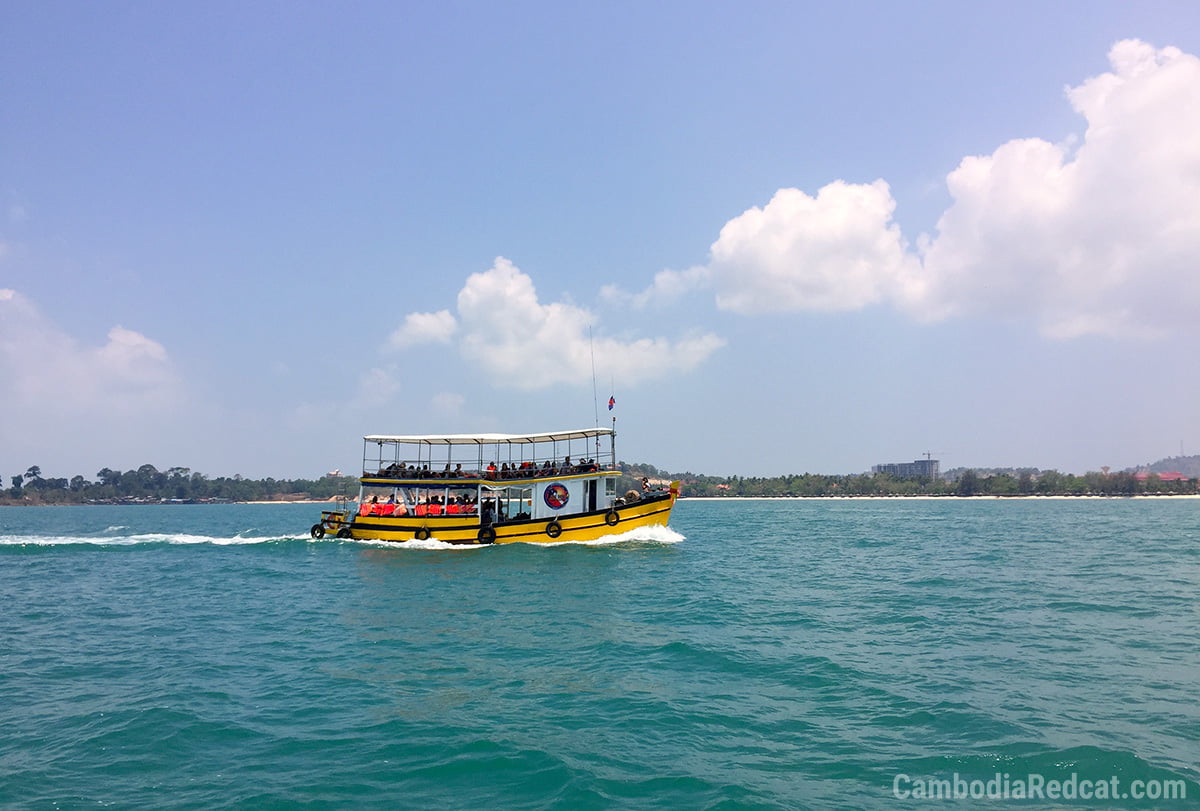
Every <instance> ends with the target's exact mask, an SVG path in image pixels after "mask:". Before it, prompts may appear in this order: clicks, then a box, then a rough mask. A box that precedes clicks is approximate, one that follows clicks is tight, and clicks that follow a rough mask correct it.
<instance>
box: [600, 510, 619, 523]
mask: <svg viewBox="0 0 1200 811" xmlns="http://www.w3.org/2000/svg"><path fill="white" fill-rule="evenodd" d="M604 523H606V524H608V525H609V526H610V527H615V526H616V525H617V524H619V523H621V516H619V515H617V511H616V510H609V511H608V512H607V513H605V514H604Z"/></svg>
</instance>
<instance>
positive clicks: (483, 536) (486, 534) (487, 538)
mask: <svg viewBox="0 0 1200 811" xmlns="http://www.w3.org/2000/svg"><path fill="white" fill-rule="evenodd" d="M476 537H477V538H478V539H479V542H480V543H495V542H496V530H494V529H492V528H491V527H483V528H481V529H480V530H479V535H478V536H476Z"/></svg>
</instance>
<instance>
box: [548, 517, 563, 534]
mask: <svg viewBox="0 0 1200 811" xmlns="http://www.w3.org/2000/svg"><path fill="white" fill-rule="evenodd" d="M546 534H547V535H549V536H550V537H551V538H557V537H558V536H559V535H562V524H560V523H558V522H557V521H551V522H550V523H549V524H546Z"/></svg>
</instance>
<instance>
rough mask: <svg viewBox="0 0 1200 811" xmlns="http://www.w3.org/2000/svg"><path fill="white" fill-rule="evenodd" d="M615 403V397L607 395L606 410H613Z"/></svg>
mask: <svg viewBox="0 0 1200 811" xmlns="http://www.w3.org/2000/svg"><path fill="white" fill-rule="evenodd" d="M616 404H617V398H616V397H609V398H608V410H609V411H612V410H613V406H615V405H616Z"/></svg>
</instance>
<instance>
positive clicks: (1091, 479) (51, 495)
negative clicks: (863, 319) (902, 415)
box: [0, 462, 1197, 504]
mask: <svg viewBox="0 0 1200 811" xmlns="http://www.w3.org/2000/svg"><path fill="white" fill-rule="evenodd" d="M620 467H621V471H622V476H621V478H620V479H618V481H617V492H619V493H623V492H625V491H626V490H630V489H640V487H641V482H642V480H643V479H650V480H652V481H657V482H662V481H674V480H679V481H681V482H682V484H681V494H682V495H683V496H684V497H722V496H725V497H730V496H732V497H739V496H740V497H800V498H802V497H830V496H1088V495H1098V496H1136V495H1149V494H1158V493H1162V494H1192V493H1196V492H1197V482H1196V481H1195V480H1191V481H1163V480H1161V479H1159V477H1158V476H1157V475H1155V474H1150V475H1149V476H1147V477H1145V478H1144V480H1139V479H1138V478H1137V477H1135V475H1134V474H1133V473H1130V472H1128V471H1124V472H1120V473H1100V472H1090V473H1085V474H1083V475H1082V476H1077V475H1073V474H1069V473H1059V472H1058V471H1055V470H1049V471H1038V470H1033V469H1028V470H1019V471H1012V472H993V471H976V470H972V469H964V470H958V471H952V474H953V475H951V476H949V477H948V478H937V479H929V478H911V479H908V478H906V479H901V478H896V477H893V476H889V475H886V474H871V473H865V474H858V475H826V474H819V473H804V474H799V475H785V476H773V477H758V476H746V477H744V476H724V477H722V476H705V475H700V474H695V473H668V472H666V471H663V470H660V469H658V468H657V467H655V466H654V465H648V464H626V463H624V462H622V463H621V465H620ZM10 481H11V485H12V486H11V487H8V488H3V489H0V503H2V504H88V503H164V502H167V503H171V502H183V503H205V502H225V501H289V500H302V499H303V500H328V499H331V498H333V497H335V496H351V497H353V496H354V495H356V494H357V492H358V480H357V479H356V478H355V477H351V476H340V475H326V476H322V477H320V478H318V479H274V478H266V479H247V478H243V477H241V476H232V477H225V476H222V477H218V478H209V477H208V476H206V475H204V474H202V473H196V472H193V471H192V470H191V469H189V468H186V467H171V468H167V469H166V470H165V471H160V470H158V468H156V467H155V466H154V465H150V464H146V465H142V466H141V467H139V468H137V469H136V470H126V471H120V470H113V469H111V468H104V469H103V470H101V471H99V472H98V473H97V474H96V480H95V481H91V480H88V479H86V478H85V477H83V476H73V477H71V478H70V479H66V478H46V477H43V476H42V471H41V468H40V467H39V466H37V465H34V466H33V467H30V468H29V469H27V470H26V471H25V472H24V473H22V474H18V475H14V476H12V477H11V479H10Z"/></svg>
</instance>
